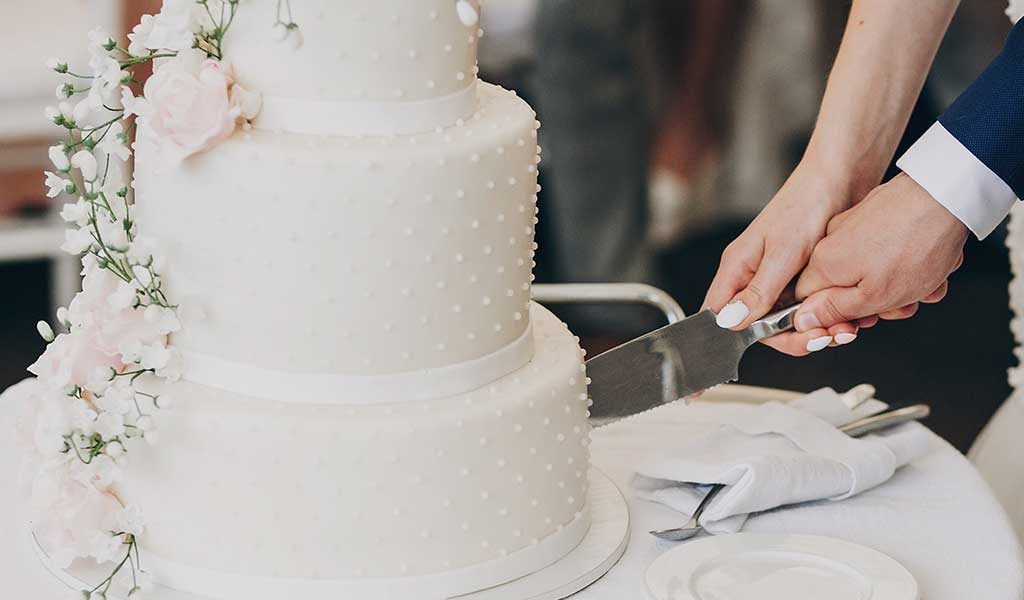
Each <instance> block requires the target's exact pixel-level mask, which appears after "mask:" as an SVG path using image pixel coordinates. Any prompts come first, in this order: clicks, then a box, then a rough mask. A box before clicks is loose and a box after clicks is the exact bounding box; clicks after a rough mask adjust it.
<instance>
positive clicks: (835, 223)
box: [825, 210, 850, 235]
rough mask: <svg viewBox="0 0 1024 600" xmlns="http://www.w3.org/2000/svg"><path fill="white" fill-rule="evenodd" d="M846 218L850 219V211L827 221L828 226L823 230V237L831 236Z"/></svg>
mask: <svg viewBox="0 0 1024 600" xmlns="http://www.w3.org/2000/svg"><path fill="white" fill-rule="evenodd" d="M848 218H850V211H848V210H847V211H843V212H841V213H839V214H838V215H836V216H834V217H832V218H831V219H829V221H828V226H827V227H826V228H825V235H832V232H833V231H835V230H836V229H838V228H839V227H840V226H842V224H843V221H845V220H846V219H848Z"/></svg>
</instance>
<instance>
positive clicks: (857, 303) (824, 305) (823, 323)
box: [793, 287, 878, 332]
mask: <svg viewBox="0 0 1024 600" xmlns="http://www.w3.org/2000/svg"><path fill="white" fill-rule="evenodd" d="M876 313H878V310H877V309H876V308H875V307H873V306H872V305H871V304H870V303H869V302H868V300H867V298H866V296H865V294H864V291H863V290H862V289H861V288H859V287H830V288H826V289H823V290H821V291H820V292H815V293H813V294H811V295H810V296H809V297H808V298H807V299H806V300H804V303H803V306H801V307H800V310H798V311H797V313H796V316H795V318H794V319H793V324H794V326H795V327H796V330H797V331H801V332H802V331H809V330H812V329H819V328H822V327H831V326H833V325H838V324H839V323H851V322H853V321H854V320H855V319H859V318H861V317H867V316H871V315H873V314H876Z"/></svg>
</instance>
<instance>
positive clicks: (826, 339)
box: [807, 335, 832, 352]
mask: <svg viewBox="0 0 1024 600" xmlns="http://www.w3.org/2000/svg"><path fill="white" fill-rule="evenodd" d="M831 343H832V336H830V335H823V336H821V337H816V338H814V339H813V340H811V341H809V342H807V351H808V352H817V351H818V350H823V349H824V348H826V347H828V345H829V344H831Z"/></svg>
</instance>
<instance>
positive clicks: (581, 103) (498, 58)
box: [0, 0, 1014, 450]
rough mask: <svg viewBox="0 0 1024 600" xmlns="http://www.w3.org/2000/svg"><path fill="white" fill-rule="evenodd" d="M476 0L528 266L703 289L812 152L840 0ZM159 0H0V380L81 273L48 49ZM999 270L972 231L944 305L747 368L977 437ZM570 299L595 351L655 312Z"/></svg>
mask: <svg viewBox="0 0 1024 600" xmlns="http://www.w3.org/2000/svg"><path fill="white" fill-rule="evenodd" d="M484 4H485V9H484V24H483V27H484V29H485V31H486V32H487V35H486V36H485V37H484V38H483V40H482V44H483V45H482V47H481V57H480V60H481V71H482V77H483V78H484V79H487V80H489V81H493V82H495V83H500V84H502V85H504V86H506V87H510V88H514V89H517V90H519V92H520V93H521V94H522V95H523V96H524V97H526V98H527V99H528V100H529V101H530V102H531V103H532V104H533V106H534V107H535V108H536V109H537V111H538V113H539V116H540V119H541V121H542V122H543V123H544V127H543V128H542V130H541V144H542V146H543V148H544V163H543V165H542V169H541V179H542V181H541V183H542V185H543V191H542V193H541V200H540V206H541V226H540V229H539V230H538V236H539V238H540V239H539V240H538V241H539V242H540V246H541V250H540V252H539V254H538V266H537V280H538V281H539V282H605V281H642V282H647V283H652V284H654V285H657V286H659V287H662V288H664V289H666V290H668V291H669V292H670V293H671V294H672V295H673V296H675V297H676V299H677V300H679V302H680V303H681V304H682V305H683V307H684V308H685V309H686V310H687V311H694V310H696V309H698V308H699V307H700V304H701V301H702V300H703V295H704V291H705V290H706V288H707V286H708V284H709V283H710V281H711V278H712V276H713V275H714V272H715V269H716V267H717V264H718V257H719V255H720V254H721V252H722V250H723V249H724V248H725V246H726V245H727V244H728V243H729V242H730V241H731V240H732V239H733V238H734V237H735V236H736V235H738V234H739V232H740V231H742V229H743V227H744V226H745V225H746V224H747V223H748V222H749V221H750V220H751V219H752V218H753V217H754V215H756V213H757V211H758V210H759V209H760V208H761V207H762V206H764V204H765V203H767V202H768V200H770V199H771V197H772V194H773V193H774V192H775V191H776V190H777V189H778V187H779V186H780V185H781V184H782V182H783V180H784V179H785V177H786V176H787V175H788V173H789V171H790V170H791V169H792V168H793V167H794V166H795V165H796V163H797V162H798V160H799V159H800V157H801V155H802V152H803V149H804V146H805V144H806V141H807V139H808V138H809V135H810V131H811V127H812V126H813V123H814V118H815V115H816V113H817V106H818V102H819V100H820V98H821V94H822V92H823V89H824V85H825V80H826V77H827V73H828V69H829V67H830V65H831V62H832V59H833V58H834V55H835V51H836V48H837V47H838V44H839V39H840V36H841V34H842V29H843V25H844V23H845V18H846V14H847V12H848V10H849V2H842V1H835V0H485V3H484ZM159 5H160V2H159V1H158V0H33V1H31V2H29V1H27V0H24V1H23V0H0V22H5V23H17V24H18V26H17V27H8V28H7V32H6V34H5V35H4V36H3V38H2V40H0V64H2V72H3V73H4V77H2V78H0V298H2V300H0V309H2V310H0V389H2V388H4V387H6V386H8V385H10V384H13V383H15V382H16V381H18V380H20V379H21V378H23V377H24V376H25V375H26V373H25V367H26V366H27V365H28V364H29V363H31V362H32V361H33V360H34V358H35V357H36V356H37V355H38V353H39V352H41V351H42V349H43V342H42V341H41V340H40V339H39V337H38V335H37V334H36V333H35V322H36V321H37V320H39V319H40V318H45V317H46V316H47V315H50V314H52V311H53V309H54V308H55V307H56V306H58V305H61V304H66V303H67V301H68V300H69V299H70V297H71V295H72V294H73V292H74V290H75V289H76V287H77V285H78V282H77V273H76V271H77V268H76V267H77V261H76V260H75V259H73V258H69V257H63V256H60V252H59V250H58V246H59V245H60V244H61V242H62V241H63V227H62V226H61V224H60V223H59V222H58V221H57V220H54V218H53V210H52V209H53V206H52V201H49V200H48V199H47V198H46V196H45V193H44V188H43V176H42V170H43V169H44V168H46V167H47V160H46V148H47V147H48V146H49V145H50V144H51V143H53V138H51V137H50V136H51V135H52V134H53V133H54V132H55V130H54V129H53V128H52V127H51V126H50V125H49V124H48V123H47V122H46V120H45V119H44V117H43V115H42V111H43V107H44V106H46V105H47V104H53V103H54V102H55V98H54V88H55V87H56V83H57V80H56V78H54V77H52V76H51V74H50V73H48V72H47V70H46V69H45V68H44V67H43V66H42V63H43V61H44V59H46V58H47V57H49V56H61V57H66V58H68V59H69V60H70V61H71V62H72V64H74V63H78V62H82V55H83V54H84V53H85V40H86V33H87V32H88V30H89V29H91V28H93V27H95V26H96V25H101V26H103V27H105V28H106V29H108V30H109V31H112V32H120V31H124V30H125V24H134V23H136V22H137V21H138V18H139V15H141V14H142V13H144V12H155V11H156V10H158V9H159ZM1005 6H1006V2H1005V0H966V1H965V2H963V3H962V6H961V8H960V11H959V13H958V14H957V17H956V19H955V20H954V23H953V26H952V28H951V30H950V33H949V35H948V36H947V38H946V40H945V42H944V44H943V46H942V48H941V49H940V52H939V56H938V59H937V61H936V64H935V67H934V69H933V71H932V74H931V76H930V78H929V80H928V82H927V84H926V86H925V90H924V93H923V94H922V96H921V99H920V101H919V102H918V105H917V107H916V109H915V113H914V116H913V118H912V119H911V122H910V125H909V127H908V129H907V131H906V133H905V136H904V142H903V145H902V147H904V148H905V147H906V146H907V145H909V143H912V142H913V141H914V140H915V139H916V137H917V136H918V135H920V134H921V133H922V132H923V131H924V130H925V129H926V128H927V127H928V126H929V125H930V124H931V123H932V122H933V121H934V119H935V118H936V117H937V116H938V114H939V113H940V112H941V111H942V109H943V108H944V107H945V106H947V105H948V104H949V103H951V102H952V101H953V99H955V98H956V96H957V95H958V94H959V92H960V91H962V90H963V89H964V88H965V87H966V86H967V85H968V84H969V83H970V82H971V81H972V80H973V79H974V78H975V77H976V76H977V75H978V74H979V73H980V72H981V71H982V70H983V69H984V67H985V65H986V64H987V63H988V62H989V61H990V60H991V59H992V58H993V57H994V56H995V54H996V53H997V52H998V51H999V49H1000V48H1001V46H1002V41H1003V39H1004V37H1005V35H1006V33H1007V32H1008V31H1009V24H1008V21H1007V19H1006V17H1005V15H1004V14H1003V9H1004V8H1005ZM908 27H909V28H912V27H913V23H909V24H908ZM86 60H87V59H86ZM901 151H902V150H901ZM1009 278H1010V273H1009V267H1008V261H1007V255H1006V250H1005V247H1004V244H1003V234H1002V233H997V234H994V235H992V236H991V237H989V238H988V239H986V240H985V242H983V243H978V242H976V241H975V242H971V243H970V244H969V247H968V250H967V260H966V262H965V265H964V267H963V268H962V269H961V270H960V271H959V272H958V273H956V274H955V275H954V277H953V278H952V281H951V288H950V293H949V296H948V298H947V299H946V300H945V301H944V302H942V303H941V304H939V305H935V306H927V307H923V308H922V310H921V312H920V313H919V314H918V316H917V317H915V318H914V319H911V320H909V321H903V322H898V323H882V324H881V325H879V326H878V327H876V328H874V329H871V330H869V331H866V332H864V333H863V334H862V335H861V337H860V339H859V340H858V341H857V342H856V343H855V344H852V345H850V346H847V347H843V348H838V349H832V350H828V351H826V352H821V353H818V354H816V355H814V356H811V357H807V358H803V359H793V358H787V357H784V356H781V355H778V354H776V353H774V352H771V351H769V350H767V349H765V348H762V347H758V348H755V349H754V350H753V351H751V352H750V353H748V355H747V357H746V359H745V361H744V364H743V366H742V368H741V371H740V377H741V382H742V383H745V384H750V385H763V386H771V387H781V388H788V389H795V390H807V391H809V390H812V389H815V388H817V387H820V386H825V385H830V386H833V387H836V388H837V389H845V388H848V387H852V386H853V385H855V384H858V383H862V382H871V383H874V384H875V385H876V386H877V388H878V390H879V397H880V398H882V399H883V400H887V401H889V402H892V403H897V404H903V403H911V402H927V403H930V404H932V406H933V408H934V416H933V417H932V420H931V422H930V425H931V426H932V427H933V428H934V429H935V430H936V431H937V432H938V433H940V434H941V435H943V436H944V437H946V438H947V439H948V440H950V441H951V442H952V443H954V444H955V445H956V446H957V447H958V448H960V449H963V450H966V448H967V447H968V446H969V445H970V442H971V441H972V440H973V439H974V437H975V436H976V435H977V433H978V431H979V430H980V429H981V427H982V426H983V425H984V423H985V422H986V421H987V420H988V418H989V417H990V416H991V414H992V413H993V412H994V410H995V408H996V407H998V405H999V404H1000V403H1002V401H1003V400H1004V399H1005V398H1006V397H1007V395H1008V394H1009V386H1008V384H1007V382H1006V370H1007V368H1008V367H1009V366H1010V365H1011V364H1012V363H1013V362H1014V358H1013V354H1012V348H1013V341H1012V337H1011V334H1010V331H1009V325H1008V324H1009V318H1010V312H1009V309H1008V307H1007V284H1008V282H1009ZM561 316H562V317H563V318H565V319H566V320H567V321H569V323H570V326H571V327H573V329H574V330H575V331H577V333H579V334H580V335H581V337H582V338H583V341H584V344H585V345H586V346H587V347H588V349H589V351H590V352H591V355H593V353H594V352H596V351H599V350H601V349H605V348H608V347H610V346H612V345H615V344H617V343H618V342H621V341H623V340H625V339H628V338H630V337H633V336H635V335H639V334H641V333H644V332H646V331H648V330H650V329H651V328H653V327H656V326H658V325H659V324H660V323H659V321H658V315H656V314H648V313H644V312H643V311H638V310H637V309H632V308H629V309H627V308H624V307H617V308H616V307H612V308H608V307H577V308H574V309H572V310H566V309H561Z"/></svg>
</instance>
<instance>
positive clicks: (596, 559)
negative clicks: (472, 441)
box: [0, 465, 629, 600]
mask: <svg viewBox="0 0 1024 600" xmlns="http://www.w3.org/2000/svg"><path fill="white" fill-rule="evenodd" d="M5 466H6V465H5ZM589 501H590V507H591V515H592V516H591V518H592V524H591V527H590V530H589V531H588V533H587V536H586V537H585V538H584V539H583V541H582V542H581V543H580V544H579V546H577V547H576V548H575V549H574V550H573V551H572V552H571V553H569V554H568V555H567V556H565V557H564V558H563V559H561V560H559V561H558V562H556V563H555V564H553V565H551V566H549V567H547V568H546V569H543V570H541V571H538V572H536V573H533V574H531V575H528V576H526V577H523V578H521V579H517V580H515V581H512V582H509V583H506V584H504V585H500V586H497V587H493V588H490V589H486V590H481V591H479V592H473V593H472V594H467V595H463V596H458V598H457V599H453V600H562V599H563V598H567V597H569V596H571V595H573V594H575V593H576V592H579V591H580V590H582V589H583V588H585V587H587V586H589V585H590V584H592V583H594V582H595V581H597V580H598V579H600V578H601V576H602V575H604V574H605V573H607V572H608V571H609V570H610V569H611V568H612V567H613V566H614V565H615V563H616V562H618V560H619V558H621V557H622V554H623V553H624V552H625V551H626V544H627V543H628V541H629V509H628V507H627V505H626V499H625V498H624V497H623V496H622V492H621V491H619V489H618V487H616V486H615V484H614V483H613V482H612V480H611V479H609V478H608V476H606V475H605V474H604V473H602V472H601V471H600V470H598V469H596V468H592V469H591V471H590V497H589ZM2 508H3V507H0V510H2ZM19 542H20V543H24V544H25V545H26V546H30V547H31V548H32V549H34V550H35V552H36V554H37V556H38V558H39V559H40V560H41V562H42V564H43V566H44V567H45V568H46V569H47V570H48V571H49V572H50V573H51V574H52V575H53V577H55V578H56V579H57V580H58V581H60V582H61V583H63V584H64V585H65V586H67V587H68V588H69V596H68V598H72V597H73V596H72V595H70V590H74V591H76V592H77V591H80V590H83V589H88V588H91V587H92V585H88V584H87V582H97V581H102V580H103V579H104V578H105V577H106V576H107V575H108V574H109V572H110V570H109V569H110V568H109V567H103V568H101V567H98V566H96V565H94V564H83V563H76V564H75V565H72V567H71V568H70V569H67V570H63V569H60V568H58V567H56V566H55V565H53V564H52V563H51V562H50V560H49V559H48V557H47V556H46V553H45V552H43V550H42V548H40V547H39V545H38V544H37V543H36V541H35V537H34V536H32V535H31V533H30V532H29V533H28V534H27V535H25V536H10V537H8V538H7V541H6V542H5V543H8V544H10V543H19ZM142 560H143V567H145V555H144V554H143V556H142ZM124 579H125V578H124V577H119V580H120V581H122V582H123V581H124ZM93 585H95V584H93ZM107 598H108V600H127V589H126V588H125V587H124V586H123V585H121V586H115V587H114V588H113V589H112V590H111V593H110V594H108V595H107ZM146 598H147V599H148V600H209V599H207V598H205V597H203V596H196V595H194V594H187V593H184V592H179V591H176V590H172V589H169V588H165V587H161V586H157V588H156V589H155V590H152V591H150V592H149V593H147V594H146ZM239 600H241V599H239ZM410 600H412V599H410Z"/></svg>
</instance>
